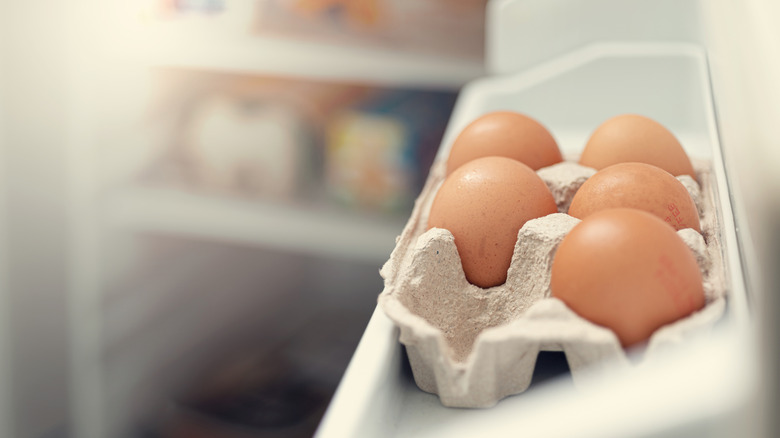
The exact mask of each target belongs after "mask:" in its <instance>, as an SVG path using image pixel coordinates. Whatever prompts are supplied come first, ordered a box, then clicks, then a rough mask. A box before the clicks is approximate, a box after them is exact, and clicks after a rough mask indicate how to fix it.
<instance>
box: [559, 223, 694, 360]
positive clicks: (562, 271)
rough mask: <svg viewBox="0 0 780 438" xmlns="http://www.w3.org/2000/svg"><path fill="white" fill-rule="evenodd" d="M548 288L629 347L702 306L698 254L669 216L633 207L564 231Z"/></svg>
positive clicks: (569, 305)
mask: <svg viewBox="0 0 780 438" xmlns="http://www.w3.org/2000/svg"><path fill="white" fill-rule="evenodd" d="M550 288H551V291H552V296H553V297H556V298H559V299H560V300H562V301H563V302H564V303H566V305H567V306H568V307H569V308H570V309H571V310H573V311H574V312H575V313H577V314H578V315H580V316H581V317H583V318H585V319H587V320H589V321H591V322H593V323H595V324H597V325H600V326H604V327H607V328H609V329H611V330H612V331H613V332H614V333H615V334H616V335H617V338H618V339H619V340H620V343H621V344H622V345H623V346H624V347H630V346H633V345H636V344H638V343H641V342H643V341H645V340H647V339H648V338H649V337H650V336H651V335H652V333H653V332H654V331H656V330H657V329H658V328H660V327H661V326H664V325H666V324H669V323H672V322H674V321H676V320H678V319H680V318H682V317H685V316H687V315H689V314H691V313H693V312H694V311H696V310H699V309H701V308H702V307H703V306H704V290H703V285H702V275H701V272H700V270H699V266H698V264H697V263H696V258H695V256H694V254H693V252H692V251H691V250H690V249H689V248H688V247H687V246H686V244H685V242H683V240H682V239H681V238H680V237H679V236H678V235H677V233H676V232H675V231H674V230H673V229H672V228H671V227H669V226H668V225H667V224H666V223H665V222H664V221H663V220H661V219H659V218H657V217H656V216H654V215H652V214H650V213H647V212H644V211H641V210H636V209H629V208H616V209H609V210H602V211H600V212H597V213H594V214H592V215H590V216H588V217H586V218H585V219H583V220H582V222H580V223H579V224H578V225H576V226H575V227H574V228H573V229H572V230H571V231H570V232H569V234H567V235H566V237H565V238H564V239H563V241H561V243H560V245H559V247H558V250H557V251H556V253H555V256H554V259H553V264H552V272H551V280H550Z"/></svg>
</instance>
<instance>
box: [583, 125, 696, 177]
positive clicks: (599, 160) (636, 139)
mask: <svg viewBox="0 0 780 438" xmlns="http://www.w3.org/2000/svg"><path fill="white" fill-rule="evenodd" d="M625 162H640V163H647V164H652V165H654V166H657V167H660V168H661V169H663V170H665V171H667V172H669V173H671V174H672V175H674V176H680V175H690V176H691V177H692V178H694V179H696V174H695V173H694V171H693V166H692V165H691V160H690V159H689V158H688V155H686V153H685V150H684V149H683V147H682V145H681V144H680V142H679V141H678V140H677V138H676V137H675V136H674V134H672V133H671V132H669V130H668V129H666V128H665V127H664V126H663V125H661V124H660V123H658V122H656V121H655V120H652V119H649V118H647V117H644V116H640V115H636V114H624V115H620V116H617V117H613V118H611V119H609V120H607V121H606V122H604V123H602V124H601V126H599V127H598V128H596V131H594V132H593V134H592V135H591V136H590V139H589V140H588V143H587V144H586V145H585V149H584V150H583V151H582V155H581V156H580V164H582V165H583V166H588V167H592V168H594V169H596V170H600V169H603V168H605V167H608V166H611V165H613V164H617V163H625Z"/></svg>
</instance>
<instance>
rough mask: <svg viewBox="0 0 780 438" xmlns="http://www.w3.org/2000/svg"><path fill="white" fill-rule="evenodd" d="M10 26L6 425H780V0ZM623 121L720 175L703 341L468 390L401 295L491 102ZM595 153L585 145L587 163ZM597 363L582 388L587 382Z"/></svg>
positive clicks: (180, 433) (0, 336) (5, 156)
mask: <svg viewBox="0 0 780 438" xmlns="http://www.w3.org/2000/svg"><path fill="white" fill-rule="evenodd" d="M4 10H5V12H6V13H3V14H1V15H0V29H2V31H0V32H2V33H1V35H2V37H0V41H2V49H1V50H2V51H0V54H2V58H0V68H1V70H0V74H1V76H0V86H2V88H0V162H2V163H3V166H2V167H1V168H0V179H1V180H2V181H3V184H2V185H0V201H1V202H0V221H2V222H0V223H2V224H3V227H2V233H0V242H1V243H2V244H0V309H1V310H0V312H2V313H0V324H2V325H1V326H0V328H1V329H0V350H1V351H2V354H0V436H3V437H5V436H8V437H19V438H27V437H66V436H68V437H200V436H203V437H223V436H225V437H249V436H262V437H297V436H312V435H314V436H320V437H347V436H354V437H357V436H361V437H362V436H431V437H433V436H475V435H492V436H504V435H521V434H523V435H528V436H580V437H588V436H600V437H603V436H643V437H644V436H774V434H775V433H776V431H777V428H776V425H775V424H774V418H773V417H774V415H773V412H774V410H775V408H776V406H777V403H776V396H777V391H776V387H777V385H776V383H777V380H776V377H775V374H776V370H777V366H776V351H777V349H776V346H775V344H776V333H777V330H778V329H777V327H776V326H775V324H776V323H775V322H774V320H775V318H774V317H773V312H774V311H775V309H777V308H778V306H777V304H776V298H775V297H774V296H773V292H774V287H773V285H774V284H775V279H774V278H773V273H772V267H773V265H774V263H775V262H776V260H777V248H778V247H780V246H778V241H777V237H776V235H777V233H776V231H777V226H776V224H775V222H776V220H775V219H776V218H777V217H778V216H777V211H778V210H777V208H778V206H779V205H780V203H778V197H777V195H776V189H777V188H778V187H780V184H778V180H777V177H776V175H777V173H776V172H775V171H774V166H775V163H780V160H779V159H778V158H780V156H778V152H777V151H778V150H780V149H778V148H777V147H776V145H777V143H778V140H780V137H779V136H778V134H777V133H776V132H775V130H773V129H772V128H773V127H774V121H775V120H780V85H778V83H777V80H776V78H777V77H779V76H778V74H780V47H779V46H780V32H778V31H777V26H776V23H777V22H778V20H780V6H778V5H777V4H775V3H774V2H772V1H768V0H764V1H759V0H752V1H745V2H729V1H725V0H724V1H719V0H718V1H694V0H684V1H671V0H669V1H666V0H661V1H645V0H631V1H617V0H588V1H576V0H545V1H541V0H539V1H537V0H490V1H476V0H475V1H464V2H446V1H426V2H415V1H393V2H391V1H380V0H375V1H313V0H312V1H293V0H257V1H249V0H232V1H231V0H211V1H162V0H156V1H154V0H148V1H144V2H121V1H108V2H105V1H92V0H79V1H73V2H67V3H56V2H45V3H42V4H29V5H28V4H13V5H5V6H4ZM494 109H513V110H516V111H520V112H525V113H527V114H530V115H532V116H533V117H536V118H538V119H539V120H541V121H542V122H544V124H545V125H546V126H547V127H548V128H550V130H551V131H552V132H553V133H554V135H555V137H556V140H557V141H558V144H559V145H560V147H561V149H562V150H563V152H564V155H565V156H572V155H576V154H577V153H578V152H579V151H580V150H581V148H582V145H583V144H584V142H585V141H586V139H587V137H588V135H589V134H590V132H591V131H592V129H593V128H594V127H595V126H597V124H598V123H599V122H600V121H602V120H604V119H605V118H607V117H609V116H610V115H614V114H617V113H623V112H642V113H645V114H646V115H648V116H651V117H654V118H656V119H657V120H659V121H662V122H663V123H664V124H666V126H668V127H669V128H670V129H671V130H672V131H673V132H675V133H676V134H678V136H679V138H680V139H681V141H682V142H683V143H684V144H686V145H693V146H692V147H693V150H695V151H697V152H701V154H700V155H704V158H706V159H709V160H711V161H712V162H713V163H714V165H715V167H716V168H717V169H718V171H717V173H718V175H717V177H718V180H717V181H718V187H717V192H716V193H717V197H718V199H719V202H721V204H720V205H722V206H724V207H723V209H722V210H721V213H722V216H721V218H722V225H723V227H724V236H725V237H724V240H725V245H724V246H725V247H726V249H725V251H724V259H725V260H724V265H725V266H726V272H727V284H728V287H727V297H726V299H725V310H724V315H723V316H722V318H720V319H719V322H718V323H717V325H716V326H715V327H714V329H713V330H712V332H711V334H710V335H709V336H707V337H705V338H703V339H699V338H697V339H695V341H691V342H690V344H689V345H686V348H685V349H683V350H682V352H679V351H678V352H676V353H669V354H668V357H667V356H663V357H662V358H661V359H659V360H658V361H656V362H654V366H651V367H644V368H642V369H637V370H634V371H632V372H628V373H625V374H623V373H619V372H617V371H616V372H614V373H607V374H606V375H601V376H593V377H592V378H589V379H590V380H588V379H585V378H583V381H585V382H586V383H585V385H584V386H586V387H587V390H583V389H582V388H581V386H583V385H580V384H579V383H580V382H577V383H578V384H577V385H576V387H575V386H574V385H572V377H571V372H570V371H569V364H568V363H567V359H566V356H565V355H564V354H563V353H561V352H542V353H540V355H539V356H538V358H537V359H536V362H535V369H534V371H533V380H532V383H531V387H530V389H529V390H527V391H526V392H524V393H522V394H517V395H513V396H510V397H507V398H505V399H503V400H501V401H499V402H498V403H497V404H496V405H495V406H494V407H491V408H483V409H462V408H450V407H445V406H444V405H443V404H442V403H441V402H440V400H439V398H438V397H437V396H436V395H434V394H429V393H426V392H424V391H422V390H421V389H419V387H418V386H417V385H416V384H415V380H414V376H413V373H412V371H411V369H410V366H409V364H408V362H409V357H408V354H407V351H406V347H404V346H403V345H402V344H401V343H400V342H399V329H398V327H396V326H395V325H394V323H393V322H392V321H391V320H390V319H389V318H388V317H387V315H386V314H385V313H384V311H383V310H382V308H381V306H378V305H377V297H378V295H379V294H380V293H381V292H382V290H383V287H384V283H383V278H382V277H381V276H380V273H379V270H380V268H382V266H383V264H384V263H385V262H386V261H387V260H388V259H389V258H390V255H391V252H392V251H393V249H394V248H395V247H396V244H397V242H398V236H400V235H401V234H402V232H403V230H404V227H405V226H406V224H407V221H408V219H409V217H410V215H411V214H412V212H413V209H414V202H415V199H416V198H417V196H418V195H419V194H420V192H421V191H422V190H423V189H424V184H425V182H426V178H428V171H429V169H430V168H431V165H432V163H435V162H436V160H442V159H443V157H445V156H446V153H447V151H448V148H449V147H450V145H451V144H452V141H453V140H454V138H455V136H456V135H457V133H458V132H459V131H460V130H461V129H462V128H463V127H464V126H465V125H466V124H467V123H468V122H469V121H470V120H472V119H473V118H474V117H476V116H477V115H479V114H482V113H485V112H487V111H491V110H494ZM567 154H568V155H567ZM578 380H579V379H578Z"/></svg>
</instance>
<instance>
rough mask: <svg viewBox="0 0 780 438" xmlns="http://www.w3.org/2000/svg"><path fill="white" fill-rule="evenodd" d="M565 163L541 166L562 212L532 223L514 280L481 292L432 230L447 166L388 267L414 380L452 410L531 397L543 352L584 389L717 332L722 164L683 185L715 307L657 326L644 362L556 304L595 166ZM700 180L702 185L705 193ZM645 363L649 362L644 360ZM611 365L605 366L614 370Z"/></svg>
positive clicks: (393, 311)
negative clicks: (566, 246)
mask: <svg viewBox="0 0 780 438" xmlns="http://www.w3.org/2000/svg"><path fill="white" fill-rule="evenodd" d="M568 158H569V161H564V162H562V163H559V164H555V165H553V166H549V167H546V168H543V169H539V170H538V172H537V174H538V175H539V176H540V177H541V178H542V180H544V181H545V183H547V186H548V187H549V188H550V191H551V192H552V194H553V197H554V198H555V201H556V203H557V205H558V210H559V213H556V214H551V215H549V216H546V217H543V218H539V219H534V220H530V221H528V222H527V223H526V224H525V225H524V226H523V227H522V228H521V229H520V230H519V232H518V239H517V242H516V244H515V249H514V254H513V256H512V261H511V264H510V267H509V271H508V275H507V281H506V283H505V284H502V285H500V286H496V287H492V288H488V289H482V288H479V287H477V286H474V285H472V284H470V283H469V282H468V281H467V280H466V277H465V274H464V273H463V268H462V266H461V262H460V258H459V256H458V252H457V248H456V247H455V243H454V238H453V236H452V234H451V233H450V232H449V231H447V230H443V229H431V230H427V223H428V214H429V211H430V208H431V204H432V203H433V199H434V197H435V195H436V192H437V190H438V188H439V187H440V186H441V183H442V182H443V180H444V177H445V174H446V163H445V160H444V159H438V160H437V161H436V162H435V163H434V165H433V167H432V168H431V172H430V174H429V176H428V180H427V182H426V185H425V187H424V188H423V191H422V192H421V194H420V196H419V197H418V198H417V200H416V202H415V207H414V210H413V212H412V215H411V217H410V218H409V221H408V222H407V224H406V226H405V227H404V230H403V232H402V234H401V236H400V237H399V238H398V239H397V242H396V247H395V249H394V250H393V252H392V254H391V256H390V260H388V261H387V263H385V265H384V266H383V267H382V270H381V274H382V277H383V278H384V280H385V288H384V290H383V292H382V294H381V295H380V296H379V303H380V305H381V307H382V309H383V310H384V312H385V313H386V314H387V315H388V317H389V318H390V319H391V320H393V322H394V323H395V324H396V325H397V326H398V327H399V328H400V342H401V343H402V344H404V345H405V346H406V350H407V353H408V357H409V362H410V364H411V368H412V372H413V374H414V379H415V382H416V383H417V385H418V386H419V387H420V388H421V389H422V390H424V391H427V392H430V393H434V394H438V395H439V398H440V400H441V403H442V404H444V405H445V406H452V407H475V408H476V407H490V406H493V405H495V404H496V403H497V402H498V401H499V400H501V399H502V398H504V397H506V396H509V395H513V394H518V393H521V392H523V391H525V389H526V388H528V386H529V384H530V383H531V377H532V375H533V371H534V366H535V363H536V357H537V355H538V353H539V351H563V352H564V353H565V354H566V358H567V361H568V363H569V367H570V368H571V372H572V378H573V380H574V383H575V385H581V384H584V383H585V382H587V379H584V378H582V376H584V375H585V374H586V373H592V372H594V370H598V369H599V367H602V368H604V367H605V366H606V364H610V366H611V367H614V366H617V367H622V368H630V367H635V366H643V365H645V364H648V363H652V359H653V356H654V355H655V354H657V352H658V351H660V350H663V349H666V348H673V347H674V346H676V345H679V344H681V343H684V342H685V340H686V338H688V337H690V336H693V335H694V334H696V333H699V332H702V331H704V330H708V329H709V328H711V327H712V326H713V325H714V323H715V322H716V321H717V320H718V319H719V318H720V317H721V316H722V315H723V313H724V310H725V295H726V291H725V279H724V267H723V261H722V249H721V237H720V233H719V231H718V230H719V229H720V228H719V224H718V223H717V217H718V216H717V214H716V211H715V207H714V196H715V195H714V190H713V187H712V180H713V178H712V174H711V164H710V163H709V162H707V161H694V163H693V164H694V169H695V170H696V173H697V179H698V181H699V182H698V183H697V181H695V180H694V179H693V178H691V177H689V176H681V177H678V179H679V180H680V181H681V182H682V183H683V185H685V187H686V188H687V189H688V191H689V193H690V194H691V197H692V198H693V200H694V202H695V203H696V206H697V208H698V210H699V217H700V221H701V227H702V233H701V234H699V233H697V232H696V231H694V230H692V229H684V230H680V231H678V232H677V233H678V235H679V236H680V237H681V238H682V239H683V240H684V241H685V243H686V244H687V245H688V246H689V247H690V248H691V250H692V251H693V253H694V254H695V255H696V259H697V262H698V264H699V267H700V269H701V271H702V277H703V280H704V291H705V296H706V305H705V307H704V308H703V309H702V310H700V311H698V312H696V313H694V314H692V315H690V316H688V317H685V318H683V319H680V320H678V321H676V322H674V323H672V324H669V325H667V326H664V327H661V328H660V329H658V330H657V331H656V332H655V333H654V334H653V335H652V337H651V338H650V339H649V341H648V342H647V343H646V344H645V346H644V347H643V351H639V352H637V353H638V354H636V355H633V354H632V355H629V354H627V353H626V351H625V350H624V349H623V348H622V347H621V345H620V342H619V341H618V339H617V337H616V336H615V334H614V333H613V332H612V331H611V330H609V329H607V328H604V327H601V326H597V325H595V324H593V323H591V322H589V321H587V320H585V319H583V318H581V317H579V316H578V315H577V314H575V313H574V312H573V311H571V310H570V309H569V308H568V307H567V306H566V305H565V304H564V303H563V302H562V301H560V300H558V299H556V298H552V297H551V296H550V271H551V267H552V261H553V257H554V255H555V251H556V249H557V247H558V244H559V243H560V242H561V240H562V239H563V237H564V236H565V235H566V234H567V233H568V232H569V231H570V230H571V229H572V228H573V227H574V226H575V225H576V224H577V223H579V219H576V218H573V217H571V216H569V215H567V214H565V212H566V211H567V210H568V206H569V204H570V203H571V199H572V197H573V196H574V194H575V193H576V191H577V189H578V188H579V187H580V186H581V185H582V183H584V182H585V180H587V179H588V178H589V177H590V176H592V175H593V174H594V173H595V170H594V169H591V168H587V167H584V166H580V165H578V164H576V161H573V160H571V157H568ZM700 184H701V185H700ZM634 356H638V357H639V358H638V359H636V358H635V357H634ZM604 369H605V368H604Z"/></svg>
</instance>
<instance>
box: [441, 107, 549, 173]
mask: <svg viewBox="0 0 780 438" xmlns="http://www.w3.org/2000/svg"><path fill="white" fill-rule="evenodd" d="M489 156H499V157H507V158H512V159H514V160H517V161H519V162H521V163H523V164H525V165H527V166H528V167H530V168H531V169H533V170H537V169H541V168H542V167H547V166H551V165H553V164H555V163H560V162H561V161H563V158H562V157H561V151H560V149H558V144H557V143H556V142H555V139H554V138H553V136H552V135H551V134H550V132H549V131H548V130H547V128H545V127H544V126H542V125H541V124H540V123H539V122H537V121H536V120H534V119H532V118H530V117H528V116H524V115H522V114H518V113H516V112H512V111H496V112H492V113H488V114H485V115H484V116H482V117H480V118H478V119H476V120H474V121H473V122H471V124H469V125H468V126H466V127H465V128H464V129H463V131H461V133H460V135H458V138H456V139H455V142H454V143H453V144H452V149H451V150H450V156H449V159H448V160H447V174H450V173H452V172H453V171H454V170H455V169H457V168H458V167H460V166H462V165H463V164H464V163H468V162H469V161H471V160H474V159H476V158H481V157H489Z"/></svg>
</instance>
